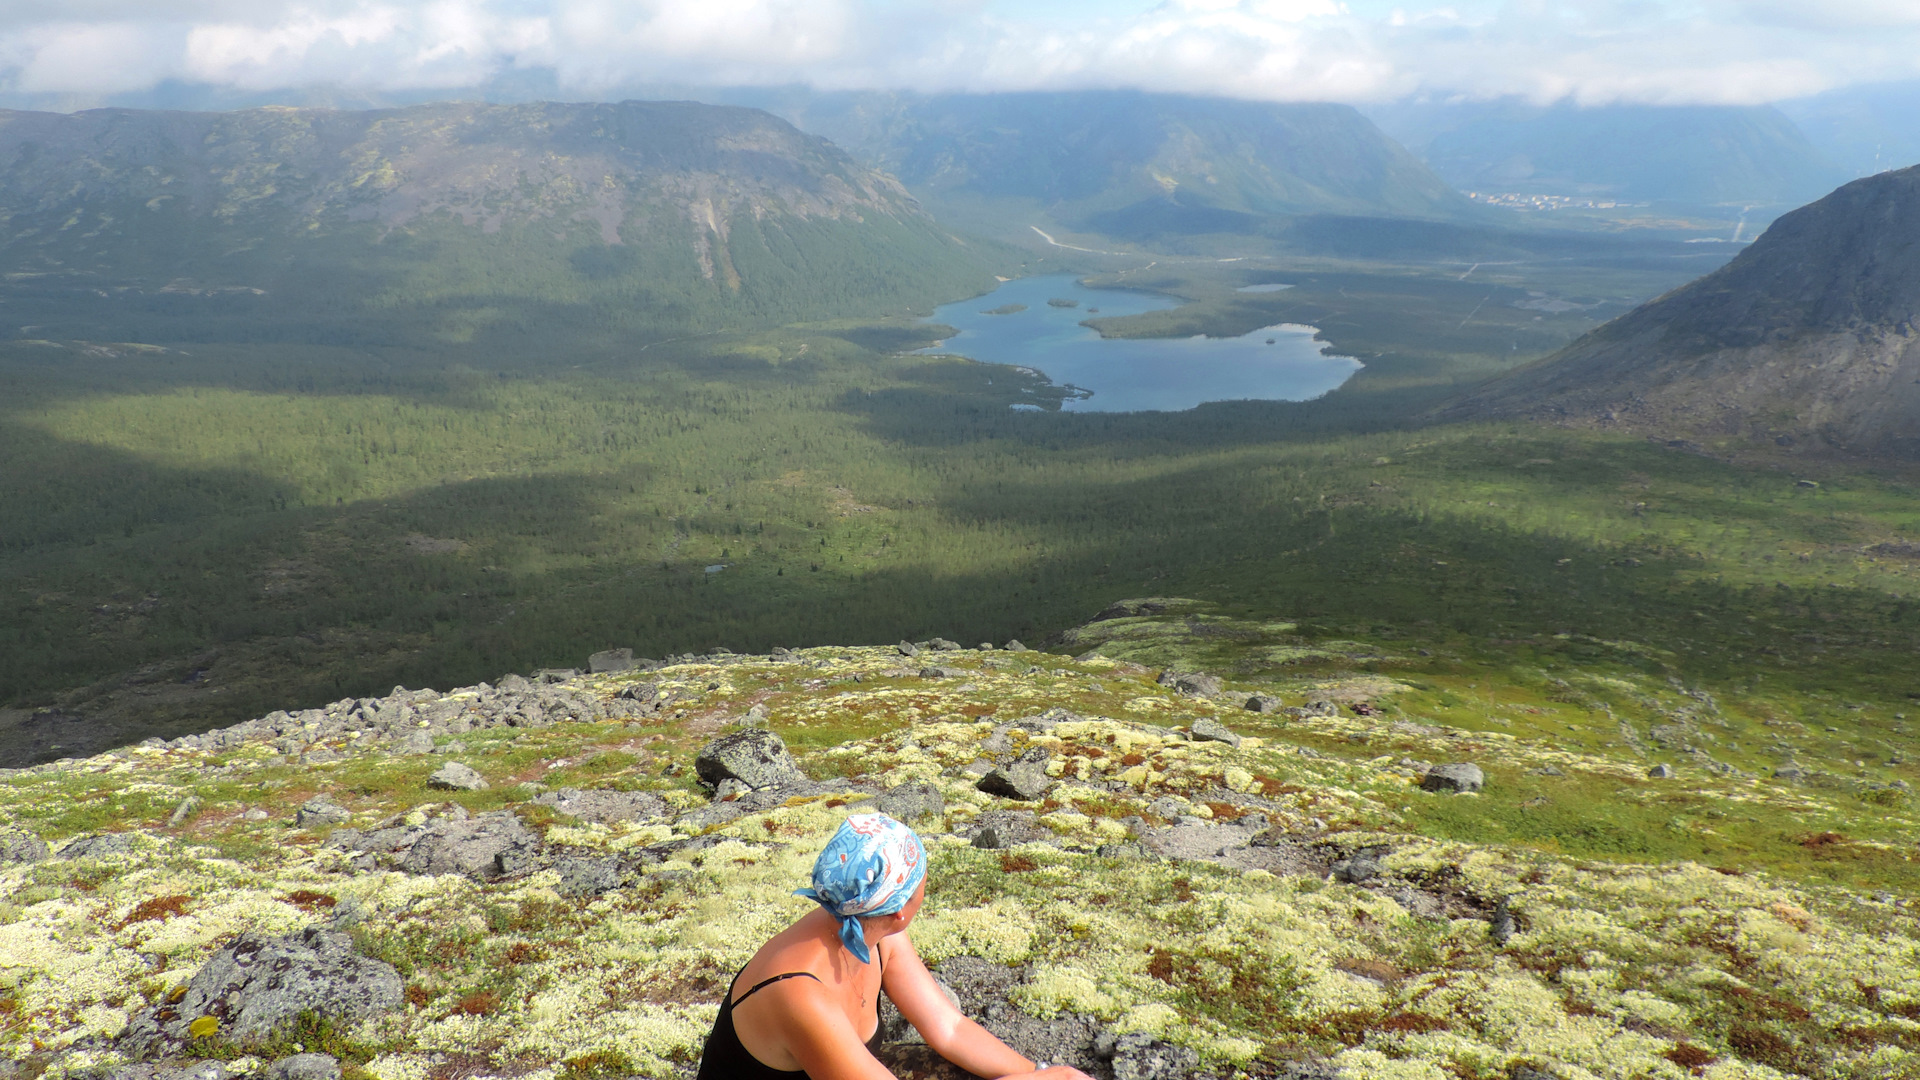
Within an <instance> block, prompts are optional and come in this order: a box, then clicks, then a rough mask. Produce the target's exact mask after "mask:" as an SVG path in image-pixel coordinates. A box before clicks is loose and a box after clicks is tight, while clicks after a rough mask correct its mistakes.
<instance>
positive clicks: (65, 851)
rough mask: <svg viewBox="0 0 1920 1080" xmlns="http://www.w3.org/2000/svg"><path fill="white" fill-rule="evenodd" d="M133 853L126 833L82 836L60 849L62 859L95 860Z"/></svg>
mask: <svg viewBox="0 0 1920 1080" xmlns="http://www.w3.org/2000/svg"><path fill="white" fill-rule="evenodd" d="M132 851H133V842H132V841H131V840H129V839H128V838H127V834H126V833H94V834H93V835H91V836H83V837H81V838H80V839H78V840H75V841H74V842H73V843H71V844H68V845H67V846H66V847H63V848H61V849H60V857H61V858H63V859H97V858H99V857H100V856H102V855H127V854H130V853H132Z"/></svg>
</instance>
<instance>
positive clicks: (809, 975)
mask: <svg viewBox="0 0 1920 1080" xmlns="http://www.w3.org/2000/svg"><path fill="white" fill-rule="evenodd" d="M801 976H805V977H807V978H809V979H812V980H813V981H814V982H819V981H820V976H818V975H815V974H814V973H813V972H811V971H789V972H787V973H786V974H785V975H775V976H774V977H773V978H771V979H762V980H760V981H759V982H757V983H754V984H753V986H752V987H751V988H749V989H748V990H747V992H746V993H744V994H741V995H740V996H739V997H737V998H734V999H733V1002H732V1004H734V1005H738V1004H740V1003H741V1002H743V1001H745V1000H747V999H748V998H750V997H752V996H753V995H754V994H756V993H758V992H759V991H760V989H761V988H762V987H766V986H771V985H773V984H774V983H777V982H779V981H780V980H781V979H798V978H800V977H801Z"/></svg>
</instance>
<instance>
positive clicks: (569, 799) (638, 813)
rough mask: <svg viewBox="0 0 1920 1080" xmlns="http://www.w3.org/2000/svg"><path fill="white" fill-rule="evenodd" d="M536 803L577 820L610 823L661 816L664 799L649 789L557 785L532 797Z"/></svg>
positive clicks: (666, 811)
mask: <svg viewBox="0 0 1920 1080" xmlns="http://www.w3.org/2000/svg"><path fill="white" fill-rule="evenodd" d="M533 801H534V803H535V804H536V805H539V806H551V807H553V808H554V809H555V810H557V811H559V812H560V813H562V814H565V815H567V816H568V817H570V818H575V819H577V820H580V821H592V822H597V823H599V824H603V825H605V824H611V823H612V822H616V821H645V820H648V819H650V818H658V817H665V816H666V815H667V813H668V807H667V801H666V800H665V799H662V798H661V797H660V796H658V795H655V794H653V793H652V792H650V791H581V790H580V789H578V788H561V789H560V790H558V791H549V792H546V793H545V794H542V795H540V796H538V797H536V798H535V799H534V800H533Z"/></svg>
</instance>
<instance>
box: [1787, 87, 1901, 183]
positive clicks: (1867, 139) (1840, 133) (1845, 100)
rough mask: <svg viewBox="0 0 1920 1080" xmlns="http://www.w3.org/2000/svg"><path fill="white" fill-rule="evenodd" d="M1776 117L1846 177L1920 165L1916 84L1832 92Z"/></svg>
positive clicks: (1799, 101)
mask: <svg viewBox="0 0 1920 1080" xmlns="http://www.w3.org/2000/svg"><path fill="white" fill-rule="evenodd" d="M1780 111H1781V112H1782V113H1785V114H1786V116H1787V117H1788V119H1791V120H1792V121H1793V122H1794V123H1795V124H1796V125H1798V126H1799V128H1800V130H1801V131H1804V132H1806V135H1807V139H1808V140H1809V141H1810V142H1812V143H1813V145H1814V146H1816V147H1818V148H1819V150H1820V152H1821V153H1822V154H1823V155H1825V156H1826V157H1827V159H1828V160H1830V161H1833V162H1834V163H1836V164H1838V165H1839V166H1840V167H1841V168H1842V169H1845V170H1846V171H1847V172H1848V173H1849V174H1850V175H1853V176H1871V175H1873V174H1874V173H1877V172H1885V171H1886V170H1888V169H1898V168H1904V167H1906V166H1908V165H1915V164H1920V79H1912V80H1907V81H1904V82H1892V83H1874V84H1869V85H1865V86H1849V87H1845V88H1843V89H1839V90H1830V91H1828V92H1827V93H1824V94H1818V95H1815V96H1813V97H1807V98H1799V99H1797V100H1793V101H1783V102H1781V103H1780Z"/></svg>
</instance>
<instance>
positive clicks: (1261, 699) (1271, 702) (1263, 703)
mask: <svg viewBox="0 0 1920 1080" xmlns="http://www.w3.org/2000/svg"><path fill="white" fill-rule="evenodd" d="M1284 707H1285V703H1284V702H1282V701H1281V700H1280V699H1279V698H1277V697H1274V696H1273V695H1272V694H1254V695H1253V696H1252V697H1249V698H1247V703H1246V710H1247V711H1248V712H1251V713H1277V712H1279V711H1280V710H1281V709H1282V708H1284Z"/></svg>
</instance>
